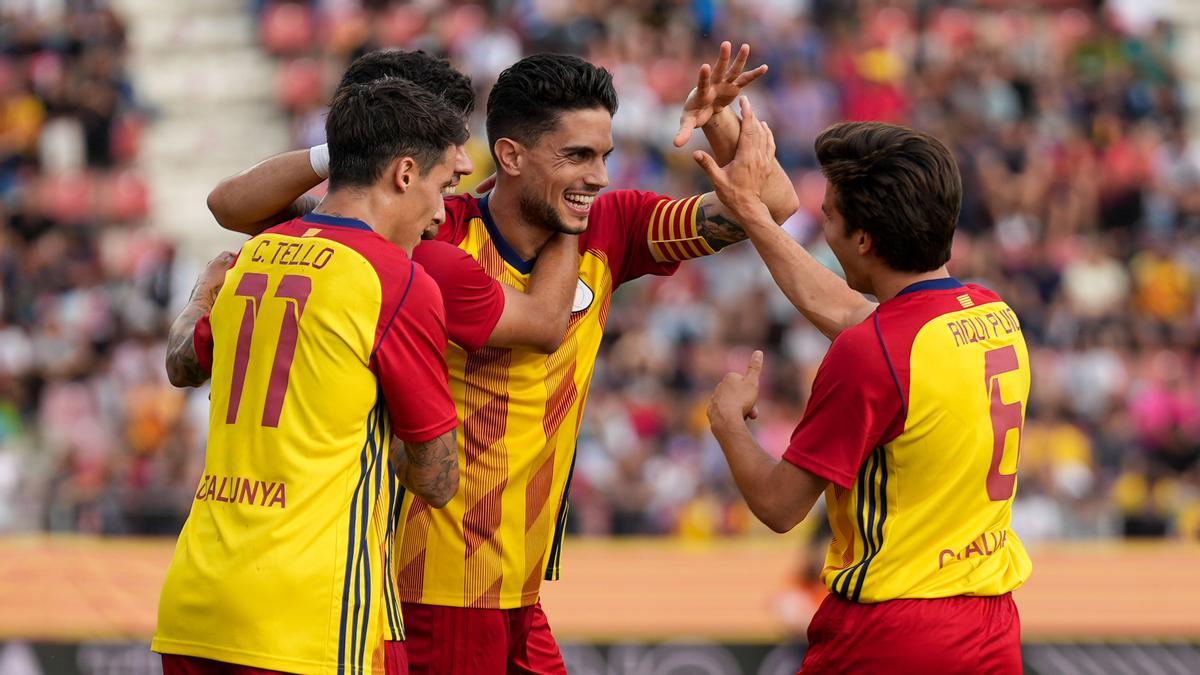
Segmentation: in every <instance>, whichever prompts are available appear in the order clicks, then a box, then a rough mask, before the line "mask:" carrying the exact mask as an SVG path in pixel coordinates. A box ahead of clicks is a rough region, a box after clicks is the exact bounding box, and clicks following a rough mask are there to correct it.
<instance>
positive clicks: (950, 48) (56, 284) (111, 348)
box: [0, 0, 1200, 540]
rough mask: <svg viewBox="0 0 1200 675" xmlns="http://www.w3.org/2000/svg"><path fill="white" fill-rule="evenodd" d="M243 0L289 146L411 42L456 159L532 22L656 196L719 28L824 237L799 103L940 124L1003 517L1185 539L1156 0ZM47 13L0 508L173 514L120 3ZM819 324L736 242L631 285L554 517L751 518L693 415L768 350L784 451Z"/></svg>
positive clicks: (1178, 186)
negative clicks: (354, 81)
mask: <svg viewBox="0 0 1200 675" xmlns="http://www.w3.org/2000/svg"><path fill="white" fill-rule="evenodd" d="M253 5H254V7H253V10H252V11H254V12H255V13H256V18H257V21H258V24H257V25H258V30H259V32H260V36H261V40H262V44H263V47H264V49H266V50H267V51H269V52H271V53H273V54H275V55H276V56H277V57H278V61H279V64H280V73H279V79H278V85H277V87H276V92H275V95H276V97H277V100H278V102H279V104H280V106H282V107H283V108H284V109H286V110H287V111H288V112H289V113H290V119H291V124H292V137H293V142H294V144H295V147H307V146H310V145H315V144H317V143H320V142H322V141H323V124H324V117H323V116H324V112H325V108H324V105H325V103H326V102H327V101H328V98H329V95H330V93H331V90H332V88H333V86H334V85H335V84H336V82H337V80H338V78H339V76H340V74H341V72H342V70H343V69H344V68H345V66H346V64H347V63H348V62H349V61H350V60H351V59H353V58H354V57H355V56H357V55H358V54H360V53H362V52H364V51H366V50H369V49H374V48H379V47H398V48H405V49H415V48H420V49H425V50H426V51H429V52H432V53H436V54H439V55H444V56H447V57H448V58H449V59H450V60H451V61H452V63H453V64H454V65H455V66H456V67H457V68H459V69H460V70H462V71H463V72H465V73H467V74H468V75H470V76H471V78H472V80H473V82H474V84H475V86H476V89H477V92H478V94H479V101H480V103H479V106H478V108H479V111H478V113H477V117H476V119H475V120H473V121H472V128H473V129H474V131H475V133H474V136H473V139H472V142H471V152H472V154H473V156H474V158H475V159H476V164H477V166H479V167H480V169H479V171H478V173H477V174H476V176H474V177H473V179H475V180H478V179H480V178H482V177H483V176H485V175H487V173H488V167H489V166H490V160H489V158H488V152H487V147H486V143H485V140H484V136H483V124H482V121H483V119H482V110H483V108H484V103H483V102H484V101H485V100H486V94H487V91H488V88H489V87H490V85H491V83H492V82H493V81H494V80H495V77H496V76H497V75H498V74H499V72H500V71H501V70H503V69H504V67H506V66H508V65H509V64H511V63H512V62H514V61H516V60H517V59H519V58H520V57H521V56H522V55H524V54H528V53H533V52H537V51H566V52H571V53H577V54H580V55H582V56H584V57H586V58H588V59H589V60H591V61H593V62H595V63H597V64H600V65H603V66H605V67H607V68H609V69H610V70H611V71H612V72H613V73H614V76H615V81H616V86H617V90H618V93H619V95H620V100H621V107H620V110H619V111H618V113H617V116H616V118H615V120H614V136H615V142H616V152H615V153H614V154H613V156H612V157H611V159H610V162H609V173H610V180H611V184H612V186H613V187H636V188H640V189H652V190H657V191H660V192H662V193H665V194H670V195H672V196H682V195H687V194H694V193H696V192H702V191H705V190H707V189H708V186H707V185H706V183H705V181H704V179H703V175H702V174H701V173H700V172H699V171H698V169H697V168H696V167H695V166H694V164H693V163H692V160H691V159H690V157H689V153H688V152H686V151H680V150H676V149H674V148H673V147H672V146H671V138H672V137H673V136H674V132H675V131H676V128H677V120H678V110H679V105H680V103H681V102H682V100H683V99H684V97H685V96H686V94H687V92H688V90H689V89H690V88H691V87H692V86H693V85H694V82H695V77H696V73H697V70H698V68H699V65H700V64H701V63H703V62H706V61H708V62H711V61H712V59H714V58H715V56H716V52H717V45H718V43H719V41H720V40H722V39H729V40H733V41H734V42H735V47H736V44H737V43H738V42H741V41H746V42H749V43H750V44H751V47H752V53H751V62H752V65H754V64H757V63H767V64H769V66H770V71H769V72H768V74H767V75H766V76H765V77H764V78H763V79H762V80H760V81H759V82H756V83H755V84H754V85H752V88H751V89H750V90H748V92H747V93H748V94H749V95H750V97H751V99H752V100H753V101H754V103H755V108H756V110H757V111H759V114H760V116H762V117H764V118H765V119H767V120H768V121H770V123H771V125H772V129H773V130H774V132H775V134H776V140H777V142H778V147H779V156H780V159H781V161H782V162H783V164H784V166H785V168H786V169H787V170H788V172H789V175H791V176H792V178H793V180H794V181H795V184H796V188H797V192H798V193H799V194H800V198H801V209H800V211H799V212H798V213H797V214H796V215H795V216H794V217H793V218H792V219H791V220H790V221H789V222H788V223H786V224H785V228H786V229H787V231H788V232H789V233H790V234H791V235H792V236H794V237H795V238H796V239H798V240H799V241H801V242H802V243H804V244H805V245H806V246H808V248H809V250H810V251H811V252H813V254H814V255H815V256H817V257H818V259H820V260H822V262H825V263H826V264H828V265H830V266H831V267H834V268H835V269H836V261H835V260H834V258H833V256H832V254H831V253H830V252H829V251H828V249H827V248H826V247H825V246H824V244H823V242H822V241H821V240H820V228H819V225H818V222H817V219H818V218H819V217H820V202H821V196H822V193H823V189H824V181H823V179H822V178H821V176H820V173H819V171H818V169H817V167H816V162H815V158H814V156H813V149H812V146H813V139H814V138H815V137H816V135H817V134H818V133H819V132H820V131H821V130H822V129H823V128H824V127H826V126H827V125H829V124H831V123H833V122H835V121H838V120H841V119H847V118H848V119H880V120H885V121H891V122H899V123H905V124H909V125H911V126H914V127H917V128H919V129H922V130H926V131H929V132H932V133H934V134H936V135H938V136H939V137H940V138H942V139H944V140H945V141H946V142H947V143H948V144H949V145H950V146H951V147H952V148H953V150H954V152H955V154H956V156H957V159H958V162H959V167H960V169H961V171H962V174H963V179H964V199H963V208H962V215H961V219H960V222H959V229H958V234H957V236H956V241H955V248H954V253H953V260H952V263H951V268H952V272H953V273H954V274H955V275H956V276H957V277H959V278H960V279H963V280H964V281H975V282H979V283H982V284H984V285H986V286H989V287H991V288H993V289H994V290H996V291H998V292H999V293H1000V294H1001V295H1002V296H1003V297H1005V298H1006V299H1007V300H1008V302H1009V303H1010V304H1011V305H1012V306H1013V307H1014V308H1015V310H1016V311H1017V314H1018V315H1019V317H1020V318H1021V320H1022V323H1023V327H1024V333H1025V336H1026V338H1027V340H1028V341H1029V344H1030V354H1031V359H1032V362H1033V377H1034V384H1033V395H1032V401H1031V404H1030V406H1029V409H1028V411H1027V418H1026V422H1025V427H1024V429H1023V432H1022V448H1021V458H1020V476H1021V478H1020V483H1019V487H1018V493H1017V494H1018V502H1017V506H1016V509H1015V518H1016V521H1017V523H1016V528H1017V531H1018V533H1019V534H1021V535H1022V536H1023V537H1024V538H1026V539H1030V540H1039V539H1058V538H1082V537H1120V536H1127V537H1181V538H1190V539H1200V462H1198V459H1200V387H1198V386H1197V384H1196V383H1197V381H1200V378H1197V377H1196V375H1197V374H1200V359H1198V358H1197V354H1200V304H1198V302H1200V298H1198V297H1197V294H1196V293H1197V286H1198V282H1200V190H1198V189H1197V188H1198V187H1200V146H1198V145H1197V144H1196V142H1195V140H1194V138H1193V137H1192V136H1191V135H1190V134H1189V132H1188V129H1187V126H1188V119H1187V111H1186V110H1185V109H1184V108H1183V105H1182V94H1181V82H1180V80H1179V75H1178V73H1177V68H1176V66H1175V59H1176V55H1175V50H1176V45H1177V42H1178V36H1177V35H1176V34H1175V32H1174V31H1173V29H1172V27H1171V26H1170V24H1168V23H1165V22H1163V21H1161V20H1160V19H1161V17H1158V16H1156V15H1155V14H1154V13H1153V5H1154V3H1135V2H1124V1H1121V2H1108V3H1104V2H1099V1H1093V2H1083V1H1074V0H1057V1H1055V2H1040V3H1029V2H1015V1H1006V0H990V1H985V0H979V1H977V2H969V1H965V0H964V1H961V2H934V1H920V0H909V1H901V0H898V1H893V2H871V1H868V0H860V1H859V2H856V3H855V2H835V1H834V0H808V1H807V2H791V1H786V0H771V1H763V0H758V1H755V2H747V1H741V0H738V1H732V2H723V3H717V2H712V1H711V0H698V1H696V2H687V3H670V2H645V1H639V0H616V1H611V0H610V1H607V2H599V1H597V0H584V1H574V2H566V1H565V0H533V1H526V2H496V3H489V4H488V5H478V4H466V3H453V2H450V3H447V2H436V1H433V0H430V1H427V2H415V3H413V2H405V3H398V2H384V1H381V0H323V1H318V2H279V1H267V2H257V3H253ZM70 18H71V20H70V21H68V22H66V23H65V24H46V23H38V22H33V21H26V22H20V21H18V22H16V23H14V24H12V26H13V28H12V29H10V28H9V25H10V24H9V23H7V22H6V23H5V24H4V25H5V28H4V30H3V31H2V32H0V46H2V47H3V57H2V58H3V61H0V64H2V66H0V94H2V95H0V106H2V107H0V160H2V161H0V197H2V199H3V201H2V204H0V208H2V209H3V211H4V218H5V222H6V223H7V227H6V228H5V229H4V233H3V239H2V240H0V264H3V267H2V268H0V269H2V270H3V276H2V277H0V283H2V284H3V296H2V298H3V306H2V307H0V310H2V311H0V321H2V323H0V396H2V400H3V402H4V408H3V409H0V530H2V529H4V528H5V526H6V524H11V523H14V522H15V518H16V517H15V516H14V505H19V504H22V503H24V504H26V506H29V507H36V509H38V510H37V511H36V512H37V513H39V514H40V515H39V516H38V520H37V522H35V523H26V524H25V525H26V526H33V527H48V528H50V529H84V530H89V531H103V532H157V531H169V530H170V528H171V527H175V526H177V525H178V523H179V522H181V519H182V516H183V515H184V514H185V513H186V509H187V505H188V503H189V500H190V497H191V495H190V492H189V490H190V488H191V487H193V486H192V484H191V479H192V475H193V474H194V473H195V471H196V466H197V465H198V463H199V461H200V459H199V457H200V453H201V448H202V439H201V435H202V431H203V430H202V428H198V427H202V426H203V422H204V419H205V417H204V408H205V406H206V404H207V399H206V398H205V394H204V392H198V393H195V394H193V395H191V396H184V395H182V394H180V393H179V392H176V391H173V390H171V389H170V388H169V387H168V386H166V385H165V383H164V381H163V378H162V377H161V366H160V364H161V357H162V353H163V345H162V335H163V334H164V333H165V327H166V322H167V321H168V320H169V316H168V314H167V312H168V311H169V310H171V309H174V308H175V307H177V306H178V297H179V296H180V295H181V293H182V292H186V290H187V289H186V288H183V289H180V288H178V286H179V284H172V283H171V281H172V273H171V265H172V252H171V248H170V246H169V245H168V244H166V243H165V242H162V241H159V240H157V239H156V238H155V237H154V236H153V234H152V232H148V231H146V230H145V229H143V227H142V223H141V220H142V218H141V216H142V215H143V214H144V198H145V196H144V194H140V199H141V200H142V201H141V202H138V195H139V193H138V192H137V189H136V186H138V185H140V183H137V181H136V174H135V173H133V172H132V171H131V169H130V168H129V167H130V165H131V163H132V162H133V160H134V158H135V156H136V138H137V133H138V130H139V129H140V127H141V120H142V117H143V116H142V114H141V113H140V111H139V110H140V109H139V106H138V105H137V101H136V99H135V98H134V96H133V94H132V92H131V90H130V87H129V86H128V83H127V82H125V81H124V79H123V78H122V75H121V73H122V70H121V62H122V59H123V55H122V49H121V47H122V40H121V33H122V31H121V26H120V22H119V21H118V20H117V19H116V18H115V17H113V16H112V15H111V14H109V13H107V12H97V11H87V12H83V11H81V12H76V13H73V14H72V15H71V17H70ZM67 127H69V132H66V131H63V130H62V129H63V128H67ZM68 141H70V142H68ZM699 143H702V140H700V139H699V135H697V140H695V141H693V145H696V144H699ZM67 146H69V148H68V147H67ZM72 153H74V154H72ZM122 181H125V182H126V183H132V184H133V185H129V186H124V187H122ZM84 183H86V184H87V185H88V186H89V187H88V189H84V188H82V187H81V185H82V184H84ZM465 183H467V186H468V187H469V185H470V181H465ZM124 192H132V193H134V197H133V198H129V199H130V200H131V201H133V202H134V203H133V204H125V202H124V201H122V200H119V199H118V195H121V194H123V193H124ZM84 193H86V194H87V195H89V196H88V197H87V198H86V199H85V198H84V197H81V196H80V195H81V194H84ZM51 197H53V198H51ZM81 200H83V201H84V202H86V207H84V206H82V205H81V203H80V201H81ZM118 204H125V208H119V207H118ZM72 206H74V209H72V208H71V207H72ZM827 347H828V341H827V340H826V339H825V338H824V337H822V336H821V335H820V334H819V333H817V332H816V331H815V330H814V329H813V328H812V327H811V326H810V325H809V324H807V322H805V321H804V320H803V319H802V318H800V317H799V315H798V314H797V313H796V312H795V310H794V309H793V308H792V307H791V306H790V305H789V304H788V303H787V301H786V300H785V299H784V298H783V297H782V295H781V294H780V293H779V292H778V291H777V290H776V289H775V287H774V285H773V283H772V282H771V279H770V277H769V275H768V274H767V272H766V270H765V269H764V268H763V266H762V264H761V262H760V261H759V259H758V258H757V256H756V255H755V253H754V251H753V249H752V248H751V247H750V246H749V245H746V244H743V245H739V246H736V247H734V248H732V249H729V250H727V251H724V252H722V253H721V254H720V255H718V256H716V257H714V258H711V259H708V260H704V261H700V262H694V263H689V264H685V265H683V266H682V267H681V269H680V271H679V273H678V274H676V275H675V276H674V277H672V278H669V279H659V278H649V279H643V280H641V281H639V282H636V283H633V284H629V285H627V286H626V287H624V288H622V289H621V290H620V291H619V292H618V294H617V299H616V301H615V302H614V306H613V310H612V313H611V318H610V323H609V327H608V337H607V339H606V341H605V343H604V345H603V347H602V348H601V356H600V359H599V362H598V364H597V369H596V375H595V379H594V381H593V386H592V393H591V401H590V404H589V410H588V413H587V415H586V420H585V424H584V430H583V434H582V436H581V438H580V440H579V454H578V461H577V468H576V471H575V476H574V482H573V485H572V488H571V505H572V506H571V508H572V511H571V519H570V523H571V528H572V530H573V531H574V532H576V533H580V534H616V535H635V534H678V535H682V536H685V537H690V538H707V537H714V536H725V535H737V534H742V533H747V532H758V531H760V530H761V529H762V528H761V527H759V526H757V525H756V523H755V521H754V519H753V517H752V516H751V515H750V514H749V513H748V512H747V511H746V509H745V507H744V505H743V504H742V501H741V499H740V498H739V497H738V496H737V492H736V490H735V489H734V488H733V485H732V483H731V482H730V478H729V474H728V469H727V468H726V466H725V463H724V459H723V458H722V456H721V453H720V449H719V448H718V447H717V446H716V444H715V442H714V441H713V439H712V438H711V436H710V435H709V434H708V431H707V426H706V421H705V415H704V407H705V403H706V398H707V395H708V393H709V392H710V391H711V388H712V386H713V384H714V383H715V382H716V381H717V380H718V379H719V378H720V376H721V375H723V374H724V373H725V372H727V371H728V370H731V369H739V368H743V367H744V365H745V362H746V360H747V358H748V356H749V353H750V351H751V350H752V349H755V348H764V349H766V351H767V360H766V370H765V375H764V377H765V380H766V381H765V384H764V397H765V399H764V401H763V402H762V404H761V405H760V412H761V414H760V419H759V422H758V423H757V425H756V427H755V428H756V433H757V434H758V437H759V441H760V442H761V444H762V446H763V447H764V448H767V449H768V450H769V451H771V452H774V453H777V454H778V453H781V452H782V451H783V449H784V448H785V447H786V445H787V442H788V439H789V436H790V434H791V431H792V429H793V428H794V426H795V424H796V422H797V421H798V420H799V419H800V417H801V415H802V413H803V410H804V405H805V402H806V397H807V394H808V390H809V386H810V383H811V380H812V377H813V375H814V374H815V370H816V367H817V364H818V363H819V362H820V359H821V358H822V356H823V355H824V353H825V350H826V348H827ZM13 458H24V460H23V462H22V461H16V460H15V459H13ZM32 466H40V467H42V470H41V471H40V472H39V471H35V470H34V469H32V468H30V467H32ZM22 470H24V471H25V473H27V474H30V475H36V476H46V475H50V476H52V478H51V479H50V480H40V481H39V480H32V479H24V480H22V479H20V478H19V477H18V476H17V474H19V473H21V471H22ZM21 500H24V502H22V501H21ZM5 509H8V511H7V513H6V511H5Z"/></svg>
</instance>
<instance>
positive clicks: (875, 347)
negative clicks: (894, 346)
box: [783, 324, 904, 489]
mask: <svg viewBox="0 0 1200 675" xmlns="http://www.w3.org/2000/svg"><path fill="white" fill-rule="evenodd" d="M869 326H870V324H866V325H862V324H860V327H856V328H853V329H850V330H847V331H845V332H843V333H842V334H841V335H839V336H838V337H837V339H835V340H834V341H833V344H832V345H831V346H830V348H829V353H827V354H826V355H825V360H824V361H822V362H821V367H820V368H819V369H818V370H817V377H816V379H815V380H814V381H813V389H812V396H811V397H810V398H809V400H808V407H807V408H806V409H805V411H804V418H803V419H802V420H800V424H799V425H798V426H797V427H796V430H795V431H794V432H793V433H792V440H791V443H790V444H789V445H788V448H787V450H786V451H785V452H784V453H783V458H784V459H785V460H787V461H788V462H791V463H792V464H795V465H796V466H798V467H800V468H802V469H806V470H808V471H810V472H812V473H814V474H816V475H817V476H820V477H821V478H824V479H826V480H828V481H830V482H833V483H835V484H837V485H840V486H841V487H843V488H846V489H850V488H851V487H852V486H853V485H854V479H855V476H856V475H857V474H858V470H859V468H860V467H861V466H862V463H863V460H864V459H865V458H866V456H867V455H868V454H869V453H870V452H871V450H873V449H874V448H875V447H876V446H878V445H880V444H881V443H885V442H888V441H890V440H892V439H893V438H895V437H896V435H898V434H899V433H900V431H901V430H902V425H903V424H904V420H903V417H902V410H903V405H902V403H901V400H900V391H899V389H898V388H897V387H898V385H897V384H896V379H895V377H894V376H893V374H892V371H891V368H890V367H889V365H888V362H887V359H886V358H885V357H884V355H883V350H882V347H881V346H880V344H879V342H878V339H877V338H876V337H875V333H874V332H873V331H871V330H870V328H869Z"/></svg>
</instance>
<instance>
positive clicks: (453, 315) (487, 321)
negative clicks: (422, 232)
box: [413, 241, 504, 351]
mask: <svg viewBox="0 0 1200 675" xmlns="http://www.w3.org/2000/svg"><path fill="white" fill-rule="evenodd" d="M413 260H414V261H415V262H416V263H417V264H418V265H420V266H421V267H423V268H424V269H425V272H426V273H428V274H429V276H430V277H432V278H433V281H434V282H435V283H436V284H437V286H438V289H439V290H441V293H442V302H443V303H444V305H445V309H446V331H447V333H448V334H449V337H450V339H451V340H452V341H453V342H454V343H455V344H457V345H459V346H460V347H462V348H463V349H465V350H467V351H475V350H476V349H479V348H480V347H483V346H484V344H486V343H487V340H488V338H489V337H491V335H492V330H493V329H495V328H496V323H497V322H499V321H500V315H501V314H503V313H504V290H503V289H502V288H500V282H499V281H496V280H495V279H493V278H491V277H489V276H488V275H487V273H486V272H484V271H483V268H482V267H480V266H479V263H477V262H475V259H474V258H472V257H471V256H469V255H467V253H466V252H465V251H463V250H461V249H459V248H458V247H456V246H451V245H450V244H447V243H445V242H441V241H427V242H423V243H422V244H421V245H420V246H418V247H417V248H416V249H414V250H413Z"/></svg>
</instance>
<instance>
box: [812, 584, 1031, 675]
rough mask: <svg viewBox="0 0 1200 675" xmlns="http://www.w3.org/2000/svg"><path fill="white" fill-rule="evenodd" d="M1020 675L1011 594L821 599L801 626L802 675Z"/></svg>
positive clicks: (1018, 640) (1018, 635)
mask: <svg viewBox="0 0 1200 675" xmlns="http://www.w3.org/2000/svg"><path fill="white" fill-rule="evenodd" d="M1020 672H1021V618H1020V616H1018V614H1017V605H1016V603H1014V602H1013V599H1012V594H1011V593H1006V594H1004V595H999V596H995V597H970V596H965V595H960V596H956V597H952V598H936V599H929V600H889V601H887V602H879V603H872V604H868V603H858V602H851V601H849V600H846V599H845V598H842V597H841V596H838V595H835V594H832V593H831V594H829V595H828V596H826V598H825V601H824V602H822V603H821V608H820V609H818V610H817V613H816V615H814V616H813V619H812V623H810V624H809V625H808V653H806V654H805V655H804V663H803V664H802V665H801V666H800V673H802V674H803V675H817V674H820V673H889V675H903V674H905V673H947V674H949V673H994V674H996V675H1001V674H1002V675H1008V674H1009V673H1018V674H1019V673H1020Z"/></svg>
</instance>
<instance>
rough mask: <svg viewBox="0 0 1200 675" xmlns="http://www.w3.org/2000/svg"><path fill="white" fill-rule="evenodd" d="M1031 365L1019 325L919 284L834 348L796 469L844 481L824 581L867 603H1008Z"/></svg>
mask: <svg viewBox="0 0 1200 675" xmlns="http://www.w3.org/2000/svg"><path fill="white" fill-rule="evenodd" d="M1028 401H1029V354H1028V352H1027V350H1026V348H1025V339H1024V338H1023V337H1022V334H1021V324H1020V322H1019V321H1018V320H1017V316H1016V314H1015V313H1014V312H1013V310H1012V309H1011V308H1009V306H1008V305H1006V304H1005V303H1004V302H1003V301H1002V300H1001V299H1000V298H999V297H998V296H997V295H996V294H995V293H993V292H991V291H989V290H987V289H985V288H982V287H979V286H976V285H963V284H961V283H959V282H958V281H957V280H955V279H934V280H930V281H923V282H919V283H917V284H913V285H912V286H909V287H908V288H906V289H905V290H904V291H902V292H901V293H900V294H899V295H898V296H896V297H895V298H893V299H891V300H889V301H887V302H885V303H883V304H881V305H880V306H879V308H878V309H877V310H876V311H875V312H874V313H873V314H872V315H871V316H870V317H869V318H868V319H867V320H865V321H864V322H862V323H861V324H859V325H857V326H854V327H853V328H849V329H847V330H845V331H843V332H842V333H841V334H840V335H838V337H837V338H836V339H835V340H834V341H833V344H832V345H831V346H830V348H829V353H828V354H827V355H826V356H825V360H824V361H823V362H822V363H821V367H820V369H819V370H818V371H817V377H816V379H815V381H814V382H813V392H812V397H811V399H810V400H809V403H808V408H807V410H806V411H805V413H804V418H803V420H801V422H800V425H799V426H798V427H797V428H796V431H795V433H794V434H793V436H792V442H791V444H790V446H789V447H788V449H787V451H786V452H785V453H784V459H785V460H787V461H790V462H792V463H793V464H796V465H797V466H799V467H801V468H803V469H806V470H808V471H810V472H812V473H814V474H816V475H817V476H820V477H822V478H825V479H827V480H829V481H830V485H829V487H828V488H827V490H826V492H825V499H826V503H827V506H828V508H829V521H830V524H831V525H832V528H833V541H832V543H831V544H830V546H829V553H828V555H827V557H826V560H825V568H824V571H823V572H822V575H821V579H822V581H824V583H825V584H826V585H827V586H828V587H829V588H830V590H831V591H832V592H834V593H837V594H839V595H841V596H843V597H845V598H847V599H850V600H854V601H857V602H880V601H883V600H893V599H896V598H941V597H947V596H953V595H985V596H987V595H1001V594H1004V593H1007V592H1009V591H1012V590H1013V589H1015V588H1017V587H1018V586H1020V585H1021V584H1022V583H1024V582H1025V580H1026V579H1028V578H1029V574H1030V570H1031V568H1032V565H1031V563H1030V560H1029V556H1028V554H1027V553H1026V552H1025V548H1024V546H1023V545H1022V544H1021V540H1020V539H1019V538H1018V537H1017V535H1016V533H1015V532H1013V530H1012V502H1013V495H1014V494H1015V493H1016V486H1017V475H1016V474H1017V459H1018V454H1019V448H1020V442H1021V429H1022V426H1023V424H1024V419H1025V409H1026V406H1027V405H1028Z"/></svg>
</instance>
